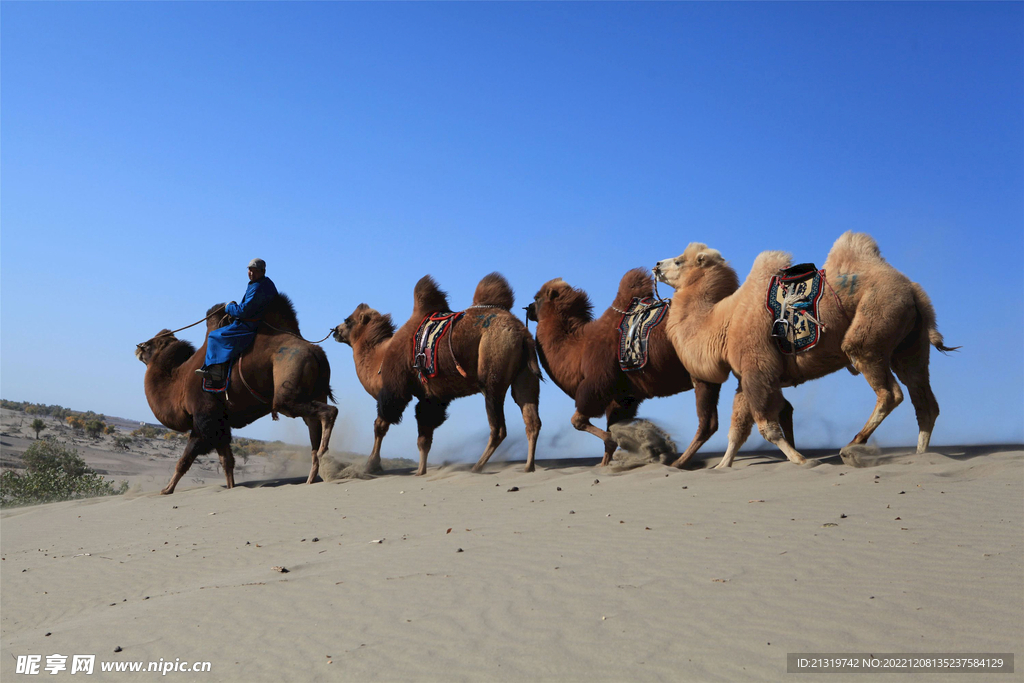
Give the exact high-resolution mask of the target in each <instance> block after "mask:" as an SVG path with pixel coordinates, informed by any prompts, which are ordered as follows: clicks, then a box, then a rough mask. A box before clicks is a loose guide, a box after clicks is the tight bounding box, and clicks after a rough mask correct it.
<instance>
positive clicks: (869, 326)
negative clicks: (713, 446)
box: [654, 232, 959, 468]
mask: <svg viewBox="0 0 1024 683" xmlns="http://www.w3.org/2000/svg"><path fill="white" fill-rule="evenodd" d="M790 261H791V256H790V255H789V254H787V253H784V252H781V251H766V252H763V253H761V254H760V255H759V256H758V257H757V259H755V261H754V265H753V268H752V269H751V271H750V275H749V276H748V277H747V279H746V281H745V282H744V283H743V285H742V286H738V282H739V281H738V279H737V276H736V271H734V270H733V269H732V267H731V266H729V264H728V263H727V262H726V261H725V259H723V258H722V255H721V253H720V252H718V251H717V250H715V249H710V248H708V246H707V245H706V244H701V243H693V244H690V245H689V246H688V247H687V248H686V250H685V251H684V252H683V253H682V254H681V255H680V256H679V257H678V258H675V259H665V260H663V261H659V262H658V263H657V265H656V266H655V267H654V274H655V277H657V278H658V280H659V281H661V282H664V283H666V284H668V285H669V286H671V287H674V288H675V290H676V292H675V295H674V296H673V303H672V310H671V313H670V314H669V320H668V334H669V338H670V339H671V340H672V343H673V345H674V346H675V349H676V352H677V353H678V354H679V358H680V360H682V362H683V364H684V365H685V366H686V367H687V368H688V369H689V370H690V373H691V374H692V375H693V376H694V377H699V378H700V379H702V380H704V381H708V382H724V381H725V379H726V378H727V377H728V375H729V372H730V371H732V372H733V373H734V374H735V375H736V376H737V378H738V379H739V381H740V386H739V388H738V389H737V391H736V397H735V400H734V402H733V415H732V425H731V427H730V429H729V446H728V448H727V450H726V453H725V457H724V458H723V459H722V462H720V463H719V464H718V466H717V467H718V468H722V467H730V466H732V462H733V459H734V458H735V457H736V452H737V451H738V450H739V448H740V446H742V445H743V442H744V441H746V439H747V437H748V436H749V435H750V430H751V427H752V423H753V422H755V421H756V422H757V427H758V430H759V431H760V432H761V435H762V436H763V437H764V438H765V439H766V440H767V441H769V442H771V443H772V444H774V445H776V446H777V447H778V448H779V449H780V450H781V451H782V452H783V453H784V454H785V455H786V457H787V458H788V459H789V460H790V462H794V463H798V464H799V463H803V462H805V459H804V457H803V456H802V455H801V454H800V453H799V452H798V451H797V450H796V448H795V447H794V446H793V445H792V443H791V442H789V441H788V440H787V438H786V435H785V434H784V433H783V431H782V429H781V428H780V425H779V422H778V416H779V410H780V407H781V405H782V394H781V388H782V387H786V386H795V385H797V384H800V383H802V382H806V381H808V380H812V379H816V378H818V377H823V376H824V375H828V374H830V373H833V372H835V371H836V370H839V369H841V368H844V367H845V368H848V369H849V370H850V372H852V373H853V374H855V375H856V374H863V375H864V378H865V379H866V380H867V382H868V384H869V385H871V388H872V389H874V391H875V395H876V404H875V410H874V412H873V413H872V414H871V417H870V418H869V419H868V421H867V424H865V425H864V428H863V429H861V430H860V432H858V433H857V435H856V436H855V437H854V438H853V440H852V441H851V442H850V443H849V444H847V445H846V446H844V447H843V448H842V450H841V451H840V455H841V456H842V457H843V461H844V462H847V463H849V464H856V459H857V455H856V452H857V450H858V449H857V447H858V446H860V445H862V444H864V443H866V442H867V440H868V438H869V437H870V436H871V434H872V433H873V432H874V431H875V429H876V428H877V427H878V425H879V424H881V422H882V420H884V419H885V417H886V416H887V415H888V414H889V413H890V412H892V410H893V409H894V408H895V407H896V406H897V405H899V404H900V402H901V401H902V400H903V393H902V391H901V390H900V387H899V385H898V384H897V383H896V380H895V379H894V377H893V372H895V373H896V377H898V378H899V379H900V381H901V382H903V384H905V385H906V387H907V389H908V390H909V392H910V399H911V401H912V402H913V404H914V409H915V411H916V413H917V422H918V428H919V430H920V431H919V434H918V440H917V452H918V453H923V452H924V451H925V450H927V448H928V444H929V441H930V439H931V433H932V429H933V428H934V426H935V420H936V418H937V417H938V415H939V404H938V403H937V402H936V400H935V396H934V395H933V394H932V390H931V386H930V385H929V381H928V355H929V348H928V346H929V344H930V345H932V346H934V347H935V348H937V349H938V350H939V351H942V352H943V353H945V352H948V351H953V350H955V349H954V348H949V347H946V346H944V345H943V338H942V335H941V334H939V332H938V330H937V329H936V326H935V310H934V309H933V308H932V304H931V301H930V300H929V299H928V295H927V294H925V292H924V289H922V288H921V286H920V285H919V284H917V283H915V282H911V281H910V280H909V279H908V278H907V277H906V276H904V275H903V274H902V273H900V272H899V271H897V270H896V269H895V268H893V267H892V266H891V265H889V264H888V263H887V262H886V261H885V259H884V258H882V256H881V252H880V251H879V248H878V245H877V244H876V243H875V240H874V239H873V238H872V237H871V236H869V235H866V234H864V233H855V232H846V233H843V235H841V236H840V237H839V239H838V240H836V243H835V244H834V245H833V247H832V249H831V250H830V251H829V254H828V257H827V258H826V260H825V266H824V269H823V270H824V271H825V274H826V278H825V280H826V283H825V284H824V285H823V289H824V294H823V296H822V298H821V300H820V305H819V308H818V320H820V322H821V323H822V324H823V325H824V331H823V332H822V333H821V337H820V339H819V341H818V343H817V345H816V346H813V347H811V348H808V349H807V350H805V351H802V352H799V353H796V354H794V355H784V354H783V353H782V352H781V351H780V350H779V348H778V347H777V345H776V343H775V341H774V340H773V339H772V337H771V333H772V323H773V320H772V317H773V316H772V315H771V313H769V312H768V311H767V310H766V309H765V299H766V292H767V290H768V286H769V283H770V280H771V278H772V276H773V275H776V274H778V273H779V272H780V271H781V270H782V269H785V268H788V267H789V266H790V265H791V263H790ZM956 348H959V347H956Z"/></svg>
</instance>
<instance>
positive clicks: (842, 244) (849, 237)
mask: <svg viewBox="0 0 1024 683" xmlns="http://www.w3.org/2000/svg"><path fill="white" fill-rule="evenodd" d="M840 252H845V255H847V257H848V258H857V257H865V256H867V257H872V258H882V250H881V249H879V248H878V242H876V241H875V238H874V237H872V236H871V235H869V234H867V233H866V232H853V231H852V230H847V231H846V232H844V233H843V234H842V235H840V236H839V239H837V240H836V243H835V244H833V245H832V250H831V251H829V257H831V256H832V254H836V255H837V256H838V255H839V254H840Z"/></svg>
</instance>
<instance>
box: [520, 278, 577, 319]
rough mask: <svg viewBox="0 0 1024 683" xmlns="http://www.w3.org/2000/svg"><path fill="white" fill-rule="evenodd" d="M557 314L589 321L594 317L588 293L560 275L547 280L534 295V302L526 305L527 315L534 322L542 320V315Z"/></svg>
mask: <svg viewBox="0 0 1024 683" xmlns="http://www.w3.org/2000/svg"><path fill="white" fill-rule="evenodd" d="M555 314H560V315H572V316H576V317H581V318H584V319H585V320H588V321H589V320H593V318H594V315H593V306H592V305H591V303H590V299H589V297H587V293H586V292H584V291H583V290H580V289H576V288H575V287H572V286H571V285H570V284H569V283H568V282H566V281H565V280H563V279H562V278H560V277H558V278H555V279H554V280H549V281H547V282H545V283H544V286H543V287H541V288H540V290H539V291H538V292H537V294H536V296H534V297H533V303H532V304H530V305H529V306H527V307H526V317H527V318H528V319H529V320H533V321H534V322H540V319H541V317H542V316H547V315H555Z"/></svg>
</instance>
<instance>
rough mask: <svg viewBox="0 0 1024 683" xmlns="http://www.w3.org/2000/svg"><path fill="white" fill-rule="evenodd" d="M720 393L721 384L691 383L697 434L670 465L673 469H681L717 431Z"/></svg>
mask: <svg viewBox="0 0 1024 683" xmlns="http://www.w3.org/2000/svg"><path fill="white" fill-rule="evenodd" d="M721 391H722V385H721V384H710V383H708V382H701V381H698V380H694V381H693V396H694V399H695V400H696V401H697V423H698V424H697V433H696V434H695V435H694V437H693V441H691V442H690V445H689V446H687V448H686V451H684V452H683V454H682V455H681V456H679V459H678V460H676V461H675V462H674V463H672V466H673V467H679V468H681V467H682V466H683V465H685V464H686V462H687V461H688V460H689V459H690V458H692V457H693V454H694V453H696V452H697V450H698V449H700V447H701V446H703V445H704V444H705V443H707V440H708V439H710V438H711V435H712V434H714V433H715V432H717V431H718V395H719V394H720V393H721Z"/></svg>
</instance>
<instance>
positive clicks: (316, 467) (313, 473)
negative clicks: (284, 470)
mask: <svg viewBox="0 0 1024 683" xmlns="http://www.w3.org/2000/svg"><path fill="white" fill-rule="evenodd" d="M302 421H303V422H305V423H306V428H307V429H308V430H309V448H310V451H311V452H312V461H313V463H312V465H311V466H310V470H309V477H307V478H306V483H307V484H312V483H313V482H314V481H316V477H317V475H318V474H320V455H319V453H320V446H321V438H322V437H323V431H324V428H323V425H322V424H321V423H320V420H318V419H317V418H316V417H314V416H307V417H304V418H302Z"/></svg>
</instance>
